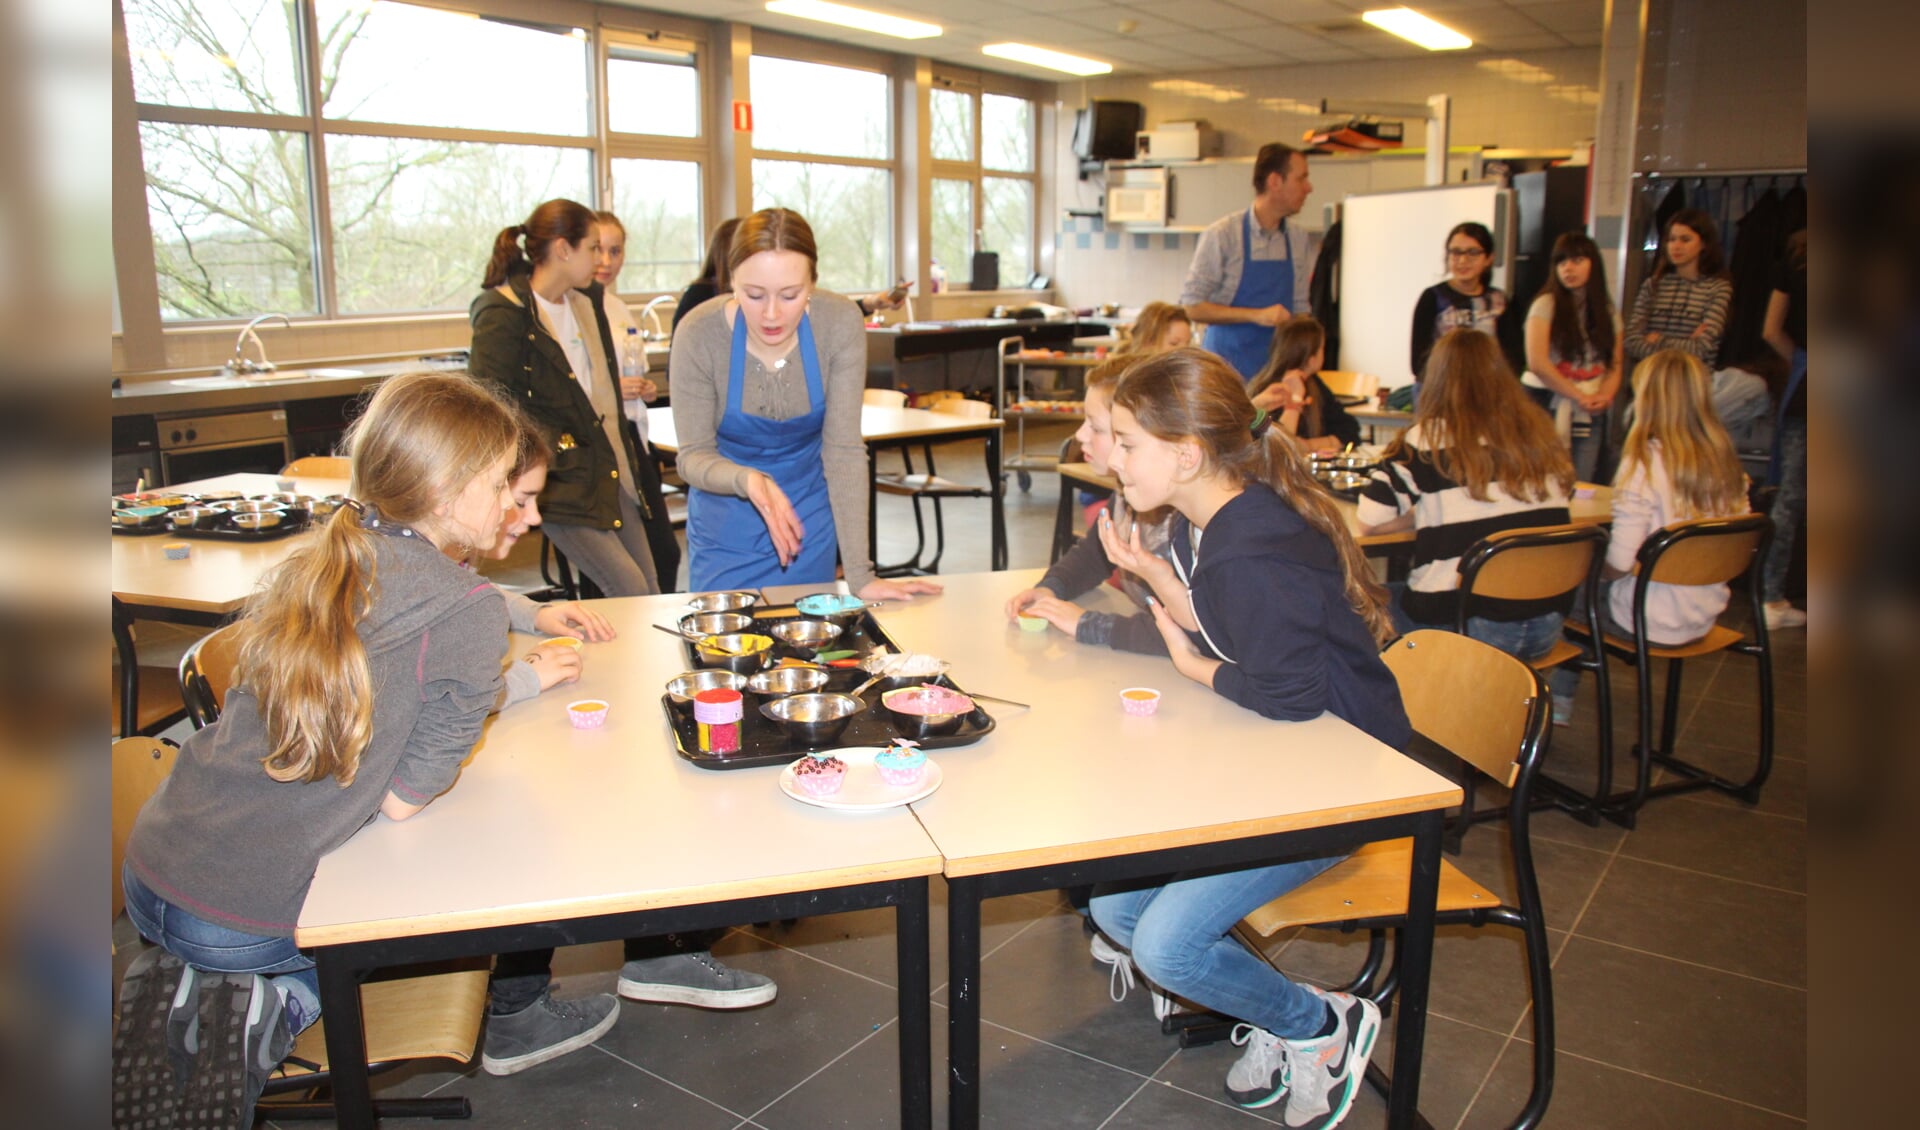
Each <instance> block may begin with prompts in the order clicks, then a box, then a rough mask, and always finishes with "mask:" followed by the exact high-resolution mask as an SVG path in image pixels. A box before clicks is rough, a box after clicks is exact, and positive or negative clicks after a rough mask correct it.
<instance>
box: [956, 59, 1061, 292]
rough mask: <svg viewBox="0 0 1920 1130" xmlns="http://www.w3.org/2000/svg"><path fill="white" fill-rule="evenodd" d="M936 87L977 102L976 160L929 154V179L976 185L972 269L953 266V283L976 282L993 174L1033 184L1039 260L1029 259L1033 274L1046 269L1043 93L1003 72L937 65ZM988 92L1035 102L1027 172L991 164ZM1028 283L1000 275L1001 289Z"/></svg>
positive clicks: (1031, 236) (1032, 228)
mask: <svg viewBox="0 0 1920 1130" xmlns="http://www.w3.org/2000/svg"><path fill="white" fill-rule="evenodd" d="M933 89H935V90H949V91H953V92H956V93H964V94H966V95H967V96H968V97H969V99H970V102H971V106H972V110H971V112H972V114H973V130H972V133H973V154H972V157H971V159H970V160H966V161H955V160H951V159H942V158H939V157H931V156H930V157H929V158H928V173H927V176H928V178H929V181H932V180H951V181H967V182H969V183H970V184H971V185H972V186H973V201H972V212H971V215H972V220H973V223H972V229H973V230H972V231H971V232H969V233H968V238H967V245H968V246H967V251H968V254H967V256H966V268H967V269H966V273H965V274H964V275H962V274H961V272H960V270H959V265H958V264H955V265H953V266H950V267H947V268H946V272H947V283H948V286H949V287H951V288H954V289H958V288H960V287H962V286H970V285H972V283H973V254H972V253H973V252H974V251H976V250H978V248H977V247H976V246H975V239H976V234H977V233H978V232H979V230H980V228H981V224H982V219H981V218H982V217H983V216H985V215H986V181H987V178H989V177H992V178H1004V179H1007V180H1022V181H1026V182H1027V184H1028V185H1030V186H1031V191H1032V199H1033V211H1032V214H1031V215H1030V216H1029V217H1028V223H1029V230H1028V232H1027V241H1028V242H1027V246H1028V247H1029V248H1031V257H1032V260H1033V261H1032V262H1031V263H1030V264H1028V274H1029V276H1031V275H1032V274H1033V273H1034V272H1037V271H1038V270H1039V269H1040V267H1039V264H1040V232H1039V228H1040V201H1041V196H1040V181H1041V174H1040V167H1041V165H1042V163H1043V162H1044V157H1043V155H1042V154H1041V152H1040V137H1041V129H1040V112H1041V102H1040V99H1039V97H1038V96H1037V95H1036V94H1035V93H1034V92H1033V91H1032V90H1029V89H1024V88H1022V87H1020V86H1016V85H1014V84H1013V83H1012V82H1011V81H1009V80H1005V79H1003V78H1002V76H998V75H993V74H989V73H986V72H975V73H971V74H968V73H964V72H959V71H953V70H947V69H940V68H936V69H935V70H934V72H933ZM988 94H992V95H995V96H998V97H1002V98H1018V99H1020V100H1021V101H1023V102H1026V103H1027V104H1028V105H1029V106H1030V107H1032V111H1031V113H1030V114H1029V116H1028V122H1029V129H1030V131H1031V134H1030V136H1029V138H1028V141H1029V145H1030V152H1031V153H1032V154H1033V162H1032V167H1031V168H1030V169H1028V170H1027V171H1026V172H1015V171H1011V170H1005V169H989V168H987V167H986V164H985V161H984V154H985V152H986V143H987V142H986V132H987V131H986V118H985V116H984V115H983V113H982V108H983V99H984V96H986V95H988ZM1026 283H1027V280H1026V279H1024V278H1022V279H1015V280H1011V281H1009V280H1008V279H1007V278H1005V277H1002V278H1001V279H1000V289H1002V290H1009V289H1021V288H1024V287H1025V286H1026Z"/></svg>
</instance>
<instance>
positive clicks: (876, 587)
mask: <svg viewBox="0 0 1920 1130" xmlns="http://www.w3.org/2000/svg"><path fill="white" fill-rule="evenodd" d="M945 591H947V590H946V589H944V588H942V587H941V586H940V583H939V582H938V581H922V580H919V579H917V578H913V577H908V578H904V579H901V580H897V581H895V580H873V581H868V582H867V584H866V587H865V588H862V589H861V590H860V592H859V593H858V594H857V595H858V596H859V597H860V599H861V600H912V599H913V598H914V596H915V595H916V594H924V595H926V596H939V595H940V594H941V593H943V592H945Z"/></svg>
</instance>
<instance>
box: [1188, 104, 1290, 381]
mask: <svg viewBox="0 0 1920 1130" xmlns="http://www.w3.org/2000/svg"><path fill="white" fill-rule="evenodd" d="M1253 189H1254V193H1255V195H1254V198H1253V204H1252V206H1251V207H1249V208H1248V209H1247V210H1246V211H1244V212H1236V213H1234V214H1232V215H1230V216H1223V217H1221V218H1220V219H1219V220H1217V221H1215V222H1214V223H1213V224H1212V226H1210V227H1208V228H1207V230H1206V231H1205V232H1203V233H1202V234H1201V236H1200V246H1199V247H1197V248H1195V249H1194V252H1193V263H1192V265H1191V266H1189V267H1188V268H1187V281H1186V283H1185V285H1184V286H1182V287H1181V289H1180V304H1181V305H1182V306H1184V307H1186V309H1187V317H1189V318H1191V319H1193V321H1194V322H1195V323H1196V324H1205V325H1206V327H1207V336H1206V337H1205V338H1204V339H1203V340H1202V342H1201V344H1202V345H1204V346H1205V347H1206V348H1208V349H1210V350H1212V351H1213V352H1215V353H1217V354H1219V355H1220V356H1221V357H1222V358H1224V359H1225V360H1226V362H1227V363H1228V364H1229V365H1232V366H1233V367H1234V369H1235V370H1237V371H1238V372H1239V374H1240V376H1241V377H1243V378H1245V379H1247V380H1251V379H1253V377H1254V376H1255V375H1257V374H1258V373H1259V372H1260V370H1261V369H1262V368H1264V367H1265V366H1266V363H1267V351H1268V349H1269V348H1270V347H1271V346H1272V344H1273V331H1274V327H1276V326H1278V325H1280V324H1281V323H1282V322H1285V321H1286V320H1287V319H1289V318H1291V317H1293V316H1294V315H1295V314H1305V313H1306V312H1307V277H1308V275H1309V274H1310V273H1311V272H1312V270H1313V263H1312V261H1311V260H1310V259H1309V258H1308V257H1307V233H1306V232H1304V231H1302V230H1301V229H1300V227H1299V225H1297V224H1290V223H1288V222H1287V219H1288V217H1290V216H1294V215H1297V214H1299V212H1300V209H1301V208H1302V207H1304V206H1305V205H1306V202H1307V196H1308V194H1310V193H1311V192H1313V182H1312V181H1310V180H1308V179H1307V155H1306V154H1305V153H1301V152H1299V151H1298V150H1295V149H1294V148H1292V147H1291V146H1287V145H1282V144H1280V143H1279V142H1277V141H1276V142H1273V143H1271V144H1268V145H1263V146H1261V147H1260V155H1259V156H1258V157H1257V158H1255V159H1254V162H1253Z"/></svg>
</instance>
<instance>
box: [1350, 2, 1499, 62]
mask: <svg viewBox="0 0 1920 1130" xmlns="http://www.w3.org/2000/svg"><path fill="white" fill-rule="evenodd" d="M1360 18H1361V19H1363V20H1365V21H1366V22H1368V23H1370V24H1372V25H1373V26H1374V27H1377V28H1379V29H1380V30H1381V31H1384V32H1387V33H1389V34H1391V35H1397V36H1399V37H1400V38H1402V39H1404V40H1406V41H1407V42H1408V43H1412V44H1415V45H1417V46H1420V47H1424V48H1426V49H1427V50H1429V51H1458V50H1460V49H1461V48H1462V47H1472V46H1473V40H1471V39H1468V38H1467V37H1466V36H1464V35H1461V34H1460V33H1459V32H1457V31H1455V30H1453V29H1452V28H1450V27H1448V26H1447V25H1446V24H1443V23H1440V22H1439V21H1437V20H1434V19H1432V18H1431V17H1428V16H1423V15H1421V14H1420V13H1418V12H1416V11H1414V10H1413V9H1412V8H1381V9H1377V10H1375V11H1372V12H1362V13H1361V14H1360Z"/></svg>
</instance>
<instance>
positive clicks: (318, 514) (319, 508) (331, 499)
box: [309, 495, 347, 521]
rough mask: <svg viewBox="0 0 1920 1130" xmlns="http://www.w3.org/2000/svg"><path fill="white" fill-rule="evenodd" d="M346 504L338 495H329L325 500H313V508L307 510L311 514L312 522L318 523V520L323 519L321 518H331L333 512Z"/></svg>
mask: <svg viewBox="0 0 1920 1130" xmlns="http://www.w3.org/2000/svg"><path fill="white" fill-rule="evenodd" d="M346 504H347V501H346V499H344V498H341V497H340V496H339V495H329V496H328V497H326V498H316V499H314V500H313V506H312V507H310V508H309V509H311V510H312V512H313V517H314V520H315V521H319V520H320V519H323V518H330V517H332V516H333V512H334V511H335V510H338V509H340V508H341V507H342V506H345V505H346Z"/></svg>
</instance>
